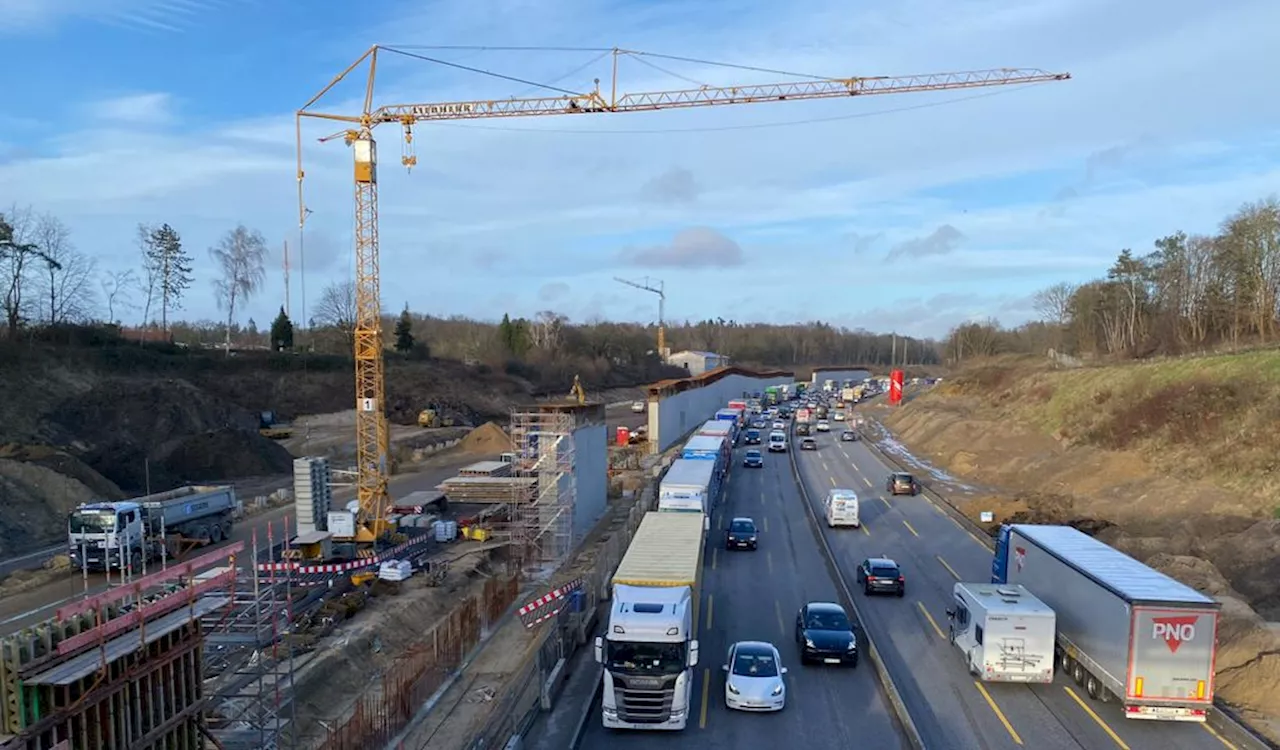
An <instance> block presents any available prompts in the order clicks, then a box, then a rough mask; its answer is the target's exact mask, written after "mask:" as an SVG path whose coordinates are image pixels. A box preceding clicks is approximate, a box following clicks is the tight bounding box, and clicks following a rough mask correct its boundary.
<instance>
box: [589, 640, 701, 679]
mask: <svg viewBox="0 0 1280 750" xmlns="http://www.w3.org/2000/svg"><path fill="white" fill-rule="evenodd" d="M606 656H607V659H608V667H609V669H610V670H612V671H614V672H629V673H632V674H677V673H678V672H681V671H683V670H684V668H685V664H686V657H685V644H684V643H627V642H618V641H608V653H607V654H606Z"/></svg>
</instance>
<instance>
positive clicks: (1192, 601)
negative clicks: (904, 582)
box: [991, 524, 1222, 722]
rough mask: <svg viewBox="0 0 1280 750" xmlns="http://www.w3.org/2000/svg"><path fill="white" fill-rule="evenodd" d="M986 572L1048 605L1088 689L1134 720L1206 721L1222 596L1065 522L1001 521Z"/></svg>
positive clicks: (1062, 653) (1071, 667)
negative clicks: (1218, 597) (1215, 597)
mask: <svg viewBox="0 0 1280 750" xmlns="http://www.w3.org/2000/svg"><path fill="white" fill-rule="evenodd" d="M991 580H992V583H996V584H1021V585H1022V586H1025V587H1026V588H1027V590H1028V591H1030V592H1031V593H1032V594H1034V595H1035V596H1036V597H1038V598H1039V599H1040V600H1041V601H1043V602H1044V603H1045V604H1048V605H1049V606H1050V607H1052V608H1053V611H1054V614H1055V615H1056V617H1057V646H1056V651H1057V657H1058V662H1059V664H1060V665H1061V666H1062V668H1063V670H1064V671H1065V672H1066V673H1067V674H1069V675H1071V677H1072V678H1073V679H1074V680H1075V681H1076V683H1077V684H1079V685H1080V686H1081V687H1083V688H1084V689H1085V691H1086V692H1088V694H1089V697H1091V698H1094V699H1095V700H1112V699H1115V700H1119V701H1120V702H1121V703H1122V704H1123V706H1124V715H1125V717H1126V718H1130V719H1164V720H1169V721H1198V722H1203V721H1205V720H1206V718H1207V716H1208V712H1209V710H1210V709H1211V708H1212V707H1213V681H1214V671H1213V665H1214V657H1215V654H1216V652H1217V632H1218V614H1219V612H1220V611H1221V608H1222V605H1221V604H1219V603H1218V602H1216V601H1214V600H1213V599H1210V598H1209V597H1207V596H1205V595H1204V594H1201V593H1200V592H1198V591H1196V590H1195V589H1193V588H1191V587H1190V586H1186V585H1184V584H1182V583H1179V582H1178V581H1175V580H1174V579H1172V578H1170V577H1169V576H1167V575H1165V574H1163V573H1161V572H1159V571H1157V570H1153V569H1152V568H1149V567H1147V566H1146V565H1143V564H1142V563H1140V562H1138V561H1137V560H1135V559H1133V558H1132V557H1129V556H1128V555H1126V554H1124V553H1123V552H1120V551H1118V550H1116V549H1113V548H1112V547H1109V546H1107V545H1106V544H1104V543H1102V542H1100V541H1098V540H1097V539H1094V538H1093V537H1091V536H1089V535H1088V534H1085V533H1083V532H1081V531H1079V530H1077V529H1074V528H1072V527H1070V526H1040V525H1035V524H1012V525H1005V526H1002V527H1001V528H1000V536H999V538H998V539H997V542H996V554H995V559H994V561H993V563H992V567H991Z"/></svg>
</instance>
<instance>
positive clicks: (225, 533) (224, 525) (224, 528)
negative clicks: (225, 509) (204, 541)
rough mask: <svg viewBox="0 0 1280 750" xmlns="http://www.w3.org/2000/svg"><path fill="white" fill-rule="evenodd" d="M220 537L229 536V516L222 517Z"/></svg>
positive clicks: (227, 537) (226, 537)
mask: <svg viewBox="0 0 1280 750" xmlns="http://www.w3.org/2000/svg"><path fill="white" fill-rule="evenodd" d="M222 538H223V539H230V538H231V519H230V518H224V519H222Z"/></svg>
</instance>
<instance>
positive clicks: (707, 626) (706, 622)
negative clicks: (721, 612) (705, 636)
mask: <svg viewBox="0 0 1280 750" xmlns="http://www.w3.org/2000/svg"><path fill="white" fill-rule="evenodd" d="M713 603H714V602H713V600H712V598H711V594H707V617H706V619H705V620H704V621H703V625H702V629H703V630H710V629H711V605H712V604H713Z"/></svg>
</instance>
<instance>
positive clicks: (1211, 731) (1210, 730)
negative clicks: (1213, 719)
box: [1200, 724, 1239, 750]
mask: <svg viewBox="0 0 1280 750" xmlns="http://www.w3.org/2000/svg"><path fill="white" fill-rule="evenodd" d="M1200 726H1201V727H1202V728H1203V729H1204V731H1206V732H1208V733H1209V734H1212V735H1213V736H1214V737H1216V738H1217V740H1218V742H1221V743H1222V744H1223V745H1224V746H1226V747H1229V748H1231V750H1239V748H1237V747H1236V746H1235V745H1234V744H1232V743H1231V741H1230V740H1228V739H1227V738H1226V737H1223V736H1222V735H1220V734H1218V730H1216V729H1214V728H1213V727H1211V726H1209V725H1208V724H1201V725H1200Z"/></svg>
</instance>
